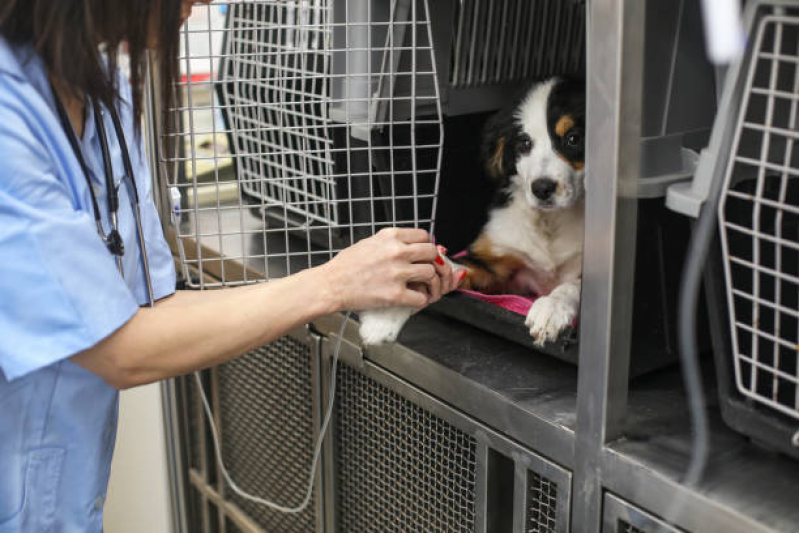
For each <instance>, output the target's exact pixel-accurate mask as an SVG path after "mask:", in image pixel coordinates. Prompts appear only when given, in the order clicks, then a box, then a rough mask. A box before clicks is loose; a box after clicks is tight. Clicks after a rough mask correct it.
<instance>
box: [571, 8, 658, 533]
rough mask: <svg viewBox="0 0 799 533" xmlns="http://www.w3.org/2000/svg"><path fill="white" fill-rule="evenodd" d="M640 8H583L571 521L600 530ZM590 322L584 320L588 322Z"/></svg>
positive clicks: (622, 403)
mask: <svg viewBox="0 0 799 533" xmlns="http://www.w3.org/2000/svg"><path fill="white" fill-rule="evenodd" d="M644 7H645V5H644V3H642V2H628V1H624V0H594V1H592V2H589V3H588V20H589V26H588V39H587V40H588V77H587V117H586V121H587V123H588V124H590V125H591V126H590V128H588V132H587V137H586V143H587V144H586V147H587V153H586V166H587V168H588V177H587V187H586V189H587V194H586V205H585V228H586V231H585V240H584V243H585V244H584V250H583V290H582V303H581V309H580V316H581V317H582V319H581V321H580V372H579V379H578V398H579V401H578V404H577V435H578V438H577V441H576V443H575V468H574V475H575V482H574V494H575V497H574V498H573V500H572V501H573V507H572V520H573V527H574V529H575V530H576V531H580V532H584V533H591V532H597V531H599V524H600V522H601V508H602V479H601V468H600V459H601V454H602V449H603V447H604V445H605V444H606V443H607V442H609V441H610V440H613V439H615V438H618V437H619V436H621V434H622V427H623V421H624V417H625V414H626V403H627V381H628V371H629V361H630V336H631V326H632V292H633V291H632V280H633V272H634V269H635V239H636V226H637V200H636V198H635V197H636V190H637V184H638V177H639V159H640V154H639V150H640V132H641V98H642V89H643V84H642V78H643V28H644V16H643V15H644ZM587 317H590V318H587Z"/></svg>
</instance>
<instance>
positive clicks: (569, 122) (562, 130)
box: [555, 115, 574, 137]
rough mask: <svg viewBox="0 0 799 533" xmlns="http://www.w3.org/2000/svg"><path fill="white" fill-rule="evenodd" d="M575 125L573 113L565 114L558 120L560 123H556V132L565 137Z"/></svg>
mask: <svg viewBox="0 0 799 533" xmlns="http://www.w3.org/2000/svg"><path fill="white" fill-rule="evenodd" d="M573 127H574V119H573V118H572V116H571V115H563V116H562V117H560V119H559V120H558V123H557V124H555V133H557V134H558V137H563V136H564V135H566V134H567V133H568V132H569V130H570V129H572V128H573Z"/></svg>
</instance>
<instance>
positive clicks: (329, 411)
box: [194, 311, 350, 514]
mask: <svg viewBox="0 0 799 533" xmlns="http://www.w3.org/2000/svg"><path fill="white" fill-rule="evenodd" d="M349 318H350V312H349V311H348V312H347V314H346V315H345V317H344V321H343V322H342V324H341V330H340V331H339V332H338V339H337V340H336V348H335V349H334V350H333V368H332V370H331V374H330V394H329V397H328V400H327V412H326V413H325V418H324V421H323V422H322V429H321V431H320V432H319V438H318V439H317V440H316V445H315V446H314V453H313V461H312V462H311V472H310V474H309V475H308V489H307V490H306V493H305V499H304V500H303V501H302V503H301V504H300V505H298V506H296V507H285V506H283V505H280V504H277V503H274V502H271V501H269V500H265V499H263V498H259V497H258V496H255V495H253V494H249V493H247V492H245V491H244V490H242V489H241V488H240V487H239V486H238V485H237V484H236V482H235V481H233V479H232V478H231V477H230V474H229V473H228V471H227V469H226V468H225V463H224V462H223V461H222V450H221V448H220V446H219V434H218V430H217V427H216V424H214V417H213V415H212V414H211V406H210V405H209V404H208V398H207V397H206V395H205V389H203V384H202V380H201V379H200V373H199V372H195V373H194V379H195V380H196V381H197V388H198V389H199V390H200V398H201V399H202V401H203V407H204V408H205V416H206V417H208V423H209V424H210V426H211V437H213V440H214V451H215V452H216V461H217V463H218V465H219V470H221V471H222V476H223V477H224V478H225V481H227V484H228V485H230V488H231V489H233V492H235V493H236V494H238V495H239V496H241V497H242V498H244V499H245V500H249V501H251V502H255V503H258V504H261V505H265V506H266V507H269V508H270V509H273V510H275V511H278V512H281V513H288V514H295V513H301V512H303V511H304V510H305V508H306V507H308V504H309V503H310V502H311V496H312V495H313V488H314V487H313V485H314V477H315V475H316V465H317V464H318V462H319V455H320V454H321V452H322V443H323V442H324V440H325V434H326V433H327V426H328V423H329V422H330V416H331V414H332V413H333V402H334V401H335V399H336V370H337V369H338V354H339V351H340V350H341V339H342V338H343V337H344V329H345V327H346V326H347V322H348V321H349Z"/></svg>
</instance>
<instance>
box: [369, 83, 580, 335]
mask: <svg viewBox="0 0 799 533" xmlns="http://www.w3.org/2000/svg"><path fill="white" fill-rule="evenodd" d="M584 134H585V88H584V84H582V83H580V82H578V81H575V80H568V79H560V78H554V79H550V80H547V81H545V82H541V83H538V84H536V85H534V86H533V87H532V88H531V89H530V90H529V91H528V92H527V93H526V95H525V97H524V98H522V99H521V101H519V102H517V103H515V104H514V105H512V106H511V107H509V108H508V109H505V110H503V111H500V112H499V113H497V114H496V115H494V116H493V117H492V118H491V119H490V120H489V121H488V123H487V124H486V127H485V130H484V132H483V143H482V149H481V159H482V161H483V166H484V168H485V172H486V174H487V176H488V179H490V180H491V181H492V183H493V184H494V186H495V190H496V193H495V195H494V198H493V201H492V203H491V206H490V208H489V213H488V220H487V222H486V224H485V225H484V226H483V228H482V229H481V231H480V233H479V235H478V237H477V239H476V240H475V241H474V242H473V243H472V244H471V245H470V246H469V248H468V251H467V253H466V255H465V256H463V257H461V258H459V259H453V260H450V262H451V264H452V265H453V268H454V269H455V270H459V269H465V270H466V275H465V278H464V281H463V283H462V288H465V289H471V290H476V291H480V292H483V293H488V294H491V293H514V294H530V293H535V294H537V295H538V296H539V298H538V299H537V300H536V301H535V303H534V304H533V306H532V307H531V308H530V312H529V313H528V315H527V318H526V321H525V323H526V325H527V326H528V327H529V328H530V334H531V335H532V336H533V337H534V338H535V343H536V344H537V345H543V344H545V343H547V342H553V341H555V340H557V339H558V337H559V336H560V335H561V334H562V333H563V332H564V331H566V330H567V329H568V328H569V327H570V326H571V325H572V323H573V322H574V319H575V318H576V316H577V313H578V311H579V306H580V277H581V273H582V272H581V271H582V245H583V209H584V207H583V206H584V201H583V198H584V190H585V189H584V177H585V169H584V167H585V164H584V161H585V149H584ZM453 261H454V263H453ZM410 315H411V311H410V310H408V309H403V308H393V307H392V308H386V309H380V310H376V311H369V312H365V313H362V314H361V328H360V333H361V337H362V339H363V341H364V343H365V344H367V345H370V344H380V343H382V342H386V341H393V340H395V339H396V337H397V335H398V334H399V332H400V330H401V329H402V326H403V325H404V324H405V322H406V321H407V320H408V318H409V317H410Z"/></svg>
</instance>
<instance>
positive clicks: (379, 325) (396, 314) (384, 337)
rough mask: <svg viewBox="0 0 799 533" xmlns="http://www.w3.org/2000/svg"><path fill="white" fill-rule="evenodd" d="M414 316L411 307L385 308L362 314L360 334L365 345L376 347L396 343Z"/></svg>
mask: <svg viewBox="0 0 799 533" xmlns="http://www.w3.org/2000/svg"><path fill="white" fill-rule="evenodd" d="M412 314H413V309H412V308H410V307H383V308H380V309H372V310H370V311H364V312H362V313H361V314H360V318H361V329H360V333H361V339H362V340H363V343H364V344H365V345H367V346H374V345H378V344H383V343H384V342H394V341H395V340H397V335H399V333H400V331H401V330H402V326H404V325H405V322H407V321H408V319H409V318H411V315H412Z"/></svg>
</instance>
